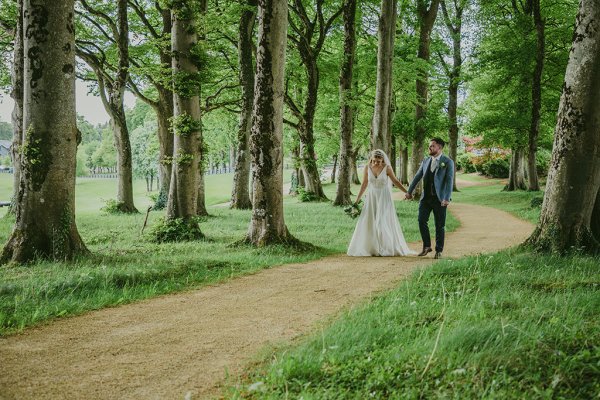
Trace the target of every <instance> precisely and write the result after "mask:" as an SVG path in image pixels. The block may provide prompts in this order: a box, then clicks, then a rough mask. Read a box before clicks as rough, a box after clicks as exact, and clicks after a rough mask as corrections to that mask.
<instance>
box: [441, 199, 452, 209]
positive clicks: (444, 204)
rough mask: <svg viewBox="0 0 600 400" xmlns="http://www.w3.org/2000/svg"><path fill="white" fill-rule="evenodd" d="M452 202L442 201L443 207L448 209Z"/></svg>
mask: <svg viewBox="0 0 600 400" xmlns="http://www.w3.org/2000/svg"><path fill="white" fill-rule="evenodd" d="M448 204H450V202H449V201H448V200H442V207H447V206H448Z"/></svg>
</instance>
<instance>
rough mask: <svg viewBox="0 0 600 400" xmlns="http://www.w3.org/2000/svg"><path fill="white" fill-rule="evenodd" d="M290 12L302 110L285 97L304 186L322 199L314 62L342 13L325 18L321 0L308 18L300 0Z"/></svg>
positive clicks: (316, 79)
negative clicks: (302, 86) (300, 69)
mask: <svg viewBox="0 0 600 400" xmlns="http://www.w3.org/2000/svg"><path fill="white" fill-rule="evenodd" d="M291 3H293V6H292V5H290V12H293V13H294V14H295V15H296V16H297V17H298V21H299V24H295V23H291V24H290V26H291V28H292V29H291V30H292V32H293V34H292V35H290V40H291V42H292V43H294V44H295V46H296V48H297V49H298V53H299V54H300V58H301V59H302V64H303V65H304V68H305V72H306V78H307V83H306V89H307V90H306V97H305V101H304V105H303V109H302V110H300V108H299V107H298V106H296V104H294V102H293V100H292V98H291V97H289V96H286V97H285V100H286V102H287V104H288V106H289V107H290V110H291V111H292V113H293V114H294V116H295V117H296V118H297V119H298V123H297V124H296V125H295V127H296V129H297V131H298V135H299V136H300V142H301V146H300V160H301V168H302V172H303V173H304V189H305V190H306V191H307V192H309V193H312V194H313V195H314V198H315V199H317V200H326V199H327V197H326V196H325V192H324V191H323V186H322V185H321V177H320V174H319V169H318V167H317V154H316V152H315V137H314V120H315V112H316V108H317V99H318V94H319V67H318V65H317V61H318V59H319V54H320V53H321V50H322V48H323V44H324V42H325V39H326V36H327V34H328V32H329V30H330V29H331V25H332V24H333V21H335V19H336V18H337V17H338V16H339V15H340V14H341V13H342V8H339V9H338V10H337V11H335V12H334V13H333V14H332V15H331V16H330V17H329V19H327V20H325V18H324V15H323V4H324V3H325V1H324V0H315V13H314V17H313V19H312V20H311V19H310V17H309V15H308V13H307V11H306V9H305V7H304V3H303V1H302V0H292V2H291Z"/></svg>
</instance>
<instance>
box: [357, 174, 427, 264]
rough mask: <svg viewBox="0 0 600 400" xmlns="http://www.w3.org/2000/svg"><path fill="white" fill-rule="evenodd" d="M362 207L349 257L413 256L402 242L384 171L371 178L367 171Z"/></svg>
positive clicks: (388, 183) (402, 237)
mask: <svg viewBox="0 0 600 400" xmlns="http://www.w3.org/2000/svg"><path fill="white" fill-rule="evenodd" d="M367 169H368V170H369V172H368V177H369V183H368V186H367V192H366V195H365V198H364V205H363V207H362V211H361V213H360V216H359V217H358V222H357V223H356V228H355V229H354V234H353V235H352V240H351V241H350V245H349V246H348V252H347V254H348V255H349V256H407V255H414V254H416V253H415V252H413V251H411V250H410V249H409V248H408V245H407V244H406V240H404V235H403V234H402V228H400V223H399V222H398V216H397V215H396V208H395V207H394V201H393V200H392V189H391V185H390V184H391V182H389V179H390V178H389V177H388V176H387V173H386V169H385V168H384V169H383V170H382V171H381V172H380V173H379V176H375V174H374V173H373V171H371V167H367Z"/></svg>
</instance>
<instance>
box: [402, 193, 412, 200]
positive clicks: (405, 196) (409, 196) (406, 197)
mask: <svg viewBox="0 0 600 400" xmlns="http://www.w3.org/2000/svg"><path fill="white" fill-rule="evenodd" d="M404 198H405V199H406V200H412V198H413V195H412V194H411V193H408V192H406V194H405V195H404Z"/></svg>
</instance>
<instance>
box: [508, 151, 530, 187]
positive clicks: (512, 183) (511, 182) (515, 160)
mask: <svg viewBox="0 0 600 400" xmlns="http://www.w3.org/2000/svg"><path fill="white" fill-rule="evenodd" d="M524 159H525V150H524V149H523V147H515V148H513V149H512V154H511V157H510V170H509V176H508V184H507V185H506V187H505V188H504V190H506V191H509V192H512V191H515V190H526V189H527V185H526V184H525V165H524Z"/></svg>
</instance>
